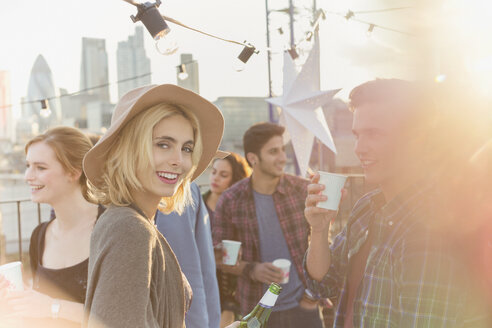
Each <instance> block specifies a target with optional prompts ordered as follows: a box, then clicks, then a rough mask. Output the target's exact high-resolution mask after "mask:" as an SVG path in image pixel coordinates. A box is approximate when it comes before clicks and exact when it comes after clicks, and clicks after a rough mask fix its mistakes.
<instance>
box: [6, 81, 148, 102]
mask: <svg viewBox="0 0 492 328" xmlns="http://www.w3.org/2000/svg"><path fill="white" fill-rule="evenodd" d="M149 75H152V73H151V72H149V73H145V74H141V75H137V76H133V77H129V78H126V79H121V80H118V81H116V82H114V83H104V84H100V85H96V86H93V87H90V88H85V89H81V90H78V91H75V92H72V93H65V94H62V95H60V96H54V97H48V98H45V99H36V100H28V101H22V102H20V103H19V105H21V106H22V105H29V104H36V103H40V104H41V109H44V108H43V106H46V108H48V107H49V103H48V101H49V100H53V99H61V98H66V97H71V96H75V95H78V94H81V93H84V92H87V91H91V90H97V89H102V88H106V87H108V86H110V85H112V84H120V83H123V82H127V81H132V80H137V79H140V78H142V77H145V76H149ZM43 103H44V104H45V105H43ZM13 106H14V105H13V104H9V105H1V106H0V108H10V107H13Z"/></svg>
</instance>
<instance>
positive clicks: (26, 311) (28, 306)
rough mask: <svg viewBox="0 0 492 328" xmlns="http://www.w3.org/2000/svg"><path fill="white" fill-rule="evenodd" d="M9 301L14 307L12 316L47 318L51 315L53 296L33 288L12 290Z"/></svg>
mask: <svg viewBox="0 0 492 328" xmlns="http://www.w3.org/2000/svg"><path fill="white" fill-rule="evenodd" d="M7 303H8V305H9V307H10V308H11V309H12V313H11V314H12V316H22V317H31V318H46V317H50V316H51V303H52V298H51V297H49V296H47V295H44V294H41V293H39V292H36V291H34V290H32V289H29V290H25V291H10V292H9V294H8V296H7Z"/></svg>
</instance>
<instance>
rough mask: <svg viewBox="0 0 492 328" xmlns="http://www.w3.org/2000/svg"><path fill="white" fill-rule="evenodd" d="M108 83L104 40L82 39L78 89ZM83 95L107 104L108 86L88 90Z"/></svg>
mask: <svg viewBox="0 0 492 328" xmlns="http://www.w3.org/2000/svg"><path fill="white" fill-rule="evenodd" d="M108 82H109V74H108V54H107V53H106V40H104V39H95V38H82V62H81V65H80V89H81V90H84V89H89V88H93V87H97V86H101V85H107V84H108ZM84 94H88V95H95V96H96V98H97V99H99V100H100V101H104V102H109V86H105V87H101V88H96V89H93V90H88V91H87V92H85V93H84Z"/></svg>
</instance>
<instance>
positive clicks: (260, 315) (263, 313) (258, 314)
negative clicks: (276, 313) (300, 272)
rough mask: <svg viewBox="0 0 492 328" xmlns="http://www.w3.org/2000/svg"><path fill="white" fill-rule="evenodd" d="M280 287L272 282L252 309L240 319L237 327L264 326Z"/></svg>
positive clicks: (253, 327) (255, 327)
mask: <svg viewBox="0 0 492 328" xmlns="http://www.w3.org/2000/svg"><path fill="white" fill-rule="evenodd" d="M281 290H282V287H280V286H279V285H277V284H276V283H272V284H271V285H270V287H268V290H267V291H266V293H265V295H263V297H262V298H261V300H260V302H258V304H257V305H256V306H255V308H254V309H253V311H251V312H250V313H249V314H248V315H246V316H244V317H243V318H242V319H241V323H240V324H239V328H264V327H266V322H267V321H268V318H269V317H270V313H271V312H272V309H273V306H274V305H275V302H277V298H278V295H279V294H280V291H281Z"/></svg>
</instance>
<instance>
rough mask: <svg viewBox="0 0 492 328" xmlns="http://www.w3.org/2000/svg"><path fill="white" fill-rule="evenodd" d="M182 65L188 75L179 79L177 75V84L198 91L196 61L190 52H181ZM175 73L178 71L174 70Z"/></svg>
mask: <svg viewBox="0 0 492 328" xmlns="http://www.w3.org/2000/svg"><path fill="white" fill-rule="evenodd" d="M180 65H184V66H185V69H186V73H187V74H188V77H187V78H186V79H180V78H179V76H178V85H179V86H180V87H183V88H186V89H188V90H191V91H193V92H196V93H200V81H199V78H198V62H197V61H196V60H193V55H192V54H181V64H180ZM176 73H177V74H178V73H179V72H176Z"/></svg>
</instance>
